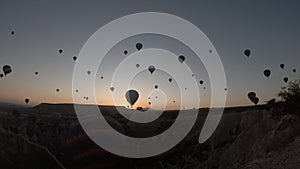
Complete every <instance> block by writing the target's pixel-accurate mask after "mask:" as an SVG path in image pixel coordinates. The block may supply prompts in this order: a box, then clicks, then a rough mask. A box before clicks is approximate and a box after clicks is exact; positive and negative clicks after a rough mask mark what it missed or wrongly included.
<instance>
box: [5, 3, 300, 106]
mask: <svg viewBox="0 0 300 169" xmlns="http://www.w3.org/2000/svg"><path fill="white" fill-rule="evenodd" d="M299 9H300V1H298V0H294V1H292V0H290V1H271V0H269V1H260V0H252V1H248V0H232V1H226V2H225V1H218V2H217V1H198V0H194V1H179V0H173V1H161V0H151V1H146V0H128V1H124V0H119V1H116V0H103V1H77V0H74V1H58V0H57V1H54V0H52V1H45V0H36V1H33V0H30V1H13V0H2V1H1V2H0V22H1V27H0V44H1V45H0V67H2V66H4V65H6V64H9V65H11V66H12V68H13V72H12V74H10V75H8V76H7V77H5V78H2V79H0V87H1V89H0V102H10V103H18V104H25V103H24V99H25V98H29V99H30V105H36V104H39V103H41V102H47V103H71V102H72V75H73V69H74V65H75V64H76V62H74V61H73V56H78V54H79V52H80V50H81V48H82V47H83V45H84V43H85V42H86V41H87V40H88V38H89V37H90V36H91V35H92V34H93V33H94V32H96V31H97V30H98V29H99V28H100V27H102V26H103V25H105V24H107V23H108V22H110V21H112V20H115V19H117V18H120V17H122V16H125V15H128V14H133V13H137V12H163V13H169V14H173V15H177V16H179V17H182V18H184V19H186V20H188V21H190V22H191V23H193V24H195V25H196V26H197V27H198V28H200V29H201V30H202V31H203V32H204V33H205V34H206V35H207V37H208V38H209V39H210V40H211V42H212V43H213V45H214V46H215V48H216V50H217V51H218V53H219V55H220V58H221V61H222V63H223V65H224V69H225V73H226V77H227V88H228V95H227V104H226V106H237V105H250V104H252V103H251V102H250V101H249V100H248V98H247V93H248V92H249V91H255V92H256V93H257V95H258V97H259V98H260V103H264V102H265V101H267V100H269V99H271V98H274V97H276V94H277V93H278V91H279V90H280V88H281V86H284V85H285V83H284V82H283V78H284V77H288V78H289V80H291V81H293V80H296V79H299V75H300V74H299V72H300V65H299V63H300V54H299V52H298V49H299V45H300V33H299V30H300V22H299V20H300V10H299ZM11 31H14V32H15V34H14V35H11ZM136 42H143V44H144V47H145V48H162V49H166V50H170V51H173V52H174V53H178V54H179V53H185V55H186V56H189V55H192V53H191V52H190V51H189V49H188V48H186V47H185V46H184V45H183V44H181V43H179V42H178V41H176V40H174V39H171V38H168V37H164V36H158V35H139V36H134V37H130V38H128V39H125V40H123V41H122V42H121V43H120V44H117V45H116V46H115V47H114V48H113V49H111V51H110V53H108V54H107V58H106V59H107V60H108V62H107V63H111V64H118V63H119V62H120V58H122V57H124V58H125V56H124V54H123V51H124V50H125V49H126V50H128V51H129V53H131V52H133V51H135V50H136V49H135V44H136ZM247 48H249V49H251V52H252V53H251V56H250V57H249V58H247V57H245V55H244V54H243V51H244V50H245V49H247ZM59 49H63V53H62V54H60V53H59V52H58V50H59ZM113 56H118V57H119V59H116V58H115V57H113ZM121 60H122V59H121ZM281 63H283V64H285V68H284V70H282V69H280V67H279V65H280V64H281ZM135 64H136V63H134V64H133V65H135ZM106 66H107V68H106V67H104V68H102V71H99V72H91V73H92V74H93V73H96V74H97V79H96V83H97V84H98V85H97V86H98V87H99V88H97V91H96V92H97V100H98V102H99V104H113V102H112V100H111V99H108V97H107V96H108V95H111V92H110V90H109V87H110V83H111V82H110V80H109V79H110V78H109V77H108V76H110V75H109V73H108V72H109V70H108V69H109V67H110V66H109V64H106ZM191 67H194V68H195V70H196V72H195V78H196V80H197V81H199V80H200V79H203V80H204V81H205V83H204V84H203V85H200V84H199V87H200V91H199V93H200V95H201V104H200V107H206V106H209V102H210V100H209V99H210V87H209V79H208V78H207V73H206V72H205V69H204V67H203V65H201V63H191ZM100 69H101V68H100ZM264 69H270V70H271V71H272V74H271V77H270V78H269V79H268V78H266V77H264V76H263V71H264ZM293 69H297V72H295V73H294V72H292V70H293ZM298 69H299V70H298ZM87 70H88V68H87ZM36 71H37V72H39V75H37V76H36V75H35V74H34V73H35V72H36ZM137 71H141V73H140V74H139V75H138V76H136V78H135V79H133V80H132V84H131V86H132V88H137V89H139V91H140V94H141V96H140V98H139V100H138V102H137V105H136V106H143V107H147V106H148V102H149V101H148V97H149V92H151V91H152V90H153V86H154V85H155V84H158V85H159V86H161V89H162V90H165V93H166V97H167V98H168V104H169V108H170V109H175V108H176V107H177V106H178V105H177V104H174V103H173V101H174V100H176V101H178V102H177V103H179V96H180V93H178V88H177V86H176V83H174V84H172V85H170V84H169V82H168V79H169V77H170V75H168V74H167V73H166V72H162V71H157V74H156V76H155V77H151V76H150V74H149V72H147V71H146V70H139V69H137ZM0 72H2V70H1V71H0ZM199 72H200V73H199ZM86 76H87V77H88V75H86ZM101 76H103V77H104V78H103V79H101V78H100V77H101ZM85 78H86V77H85ZM203 87H205V90H204V89H203ZM57 88H59V89H60V92H56V89H57ZM84 91H85V90H84V89H80V90H79V92H78V94H79V95H80V97H85V96H87V95H86V94H85V92H84ZM158 95H160V93H157V94H156V95H155V93H154V95H153V96H152V97H151V99H154V98H153V97H155V96H158ZM87 97H89V96H87ZM119 97H120V98H123V97H124V95H120V96H119ZM161 97H163V95H161ZM159 98H160V97H158V100H157V101H155V100H152V101H151V102H153V104H154V103H155V102H158V103H157V104H156V105H158V107H156V108H159V106H160V105H159V102H160V101H159ZM190 99H193V97H192V96H191V98H190ZM82 103H89V101H86V100H82ZM121 105H123V106H127V105H128V103H123V104H121ZM187 107H188V108H190V107H193V105H187ZM194 107H195V106H194Z"/></svg>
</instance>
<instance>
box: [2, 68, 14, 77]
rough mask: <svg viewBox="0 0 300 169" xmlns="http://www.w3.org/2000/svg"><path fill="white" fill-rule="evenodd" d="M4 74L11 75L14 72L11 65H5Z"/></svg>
mask: <svg viewBox="0 0 300 169" xmlns="http://www.w3.org/2000/svg"><path fill="white" fill-rule="evenodd" d="M3 72H4V76H6V75H8V74H10V73H11V72H12V68H11V66H9V65H4V66H3Z"/></svg>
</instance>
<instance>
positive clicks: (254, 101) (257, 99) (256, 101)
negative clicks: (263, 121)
mask: <svg viewBox="0 0 300 169" xmlns="http://www.w3.org/2000/svg"><path fill="white" fill-rule="evenodd" d="M258 102H259V98H258V97H255V98H254V99H253V103H254V104H255V105H257V103H258Z"/></svg>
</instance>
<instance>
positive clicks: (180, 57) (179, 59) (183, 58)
mask: <svg viewBox="0 0 300 169" xmlns="http://www.w3.org/2000/svg"><path fill="white" fill-rule="evenodd" d="M178 61H179V62H180V63H183V62H184V61H185V57H184V56H183V55H180V56H179V57H178Z"/></svg>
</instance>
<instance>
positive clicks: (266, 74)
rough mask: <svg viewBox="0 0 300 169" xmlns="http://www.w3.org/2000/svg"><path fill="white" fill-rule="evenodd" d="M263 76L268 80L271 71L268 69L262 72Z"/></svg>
mask: <svg viewBox="0 0 300 169" xmlns="http://www.w3.org/2000/svg"><path fill="white" fill-rule="evenodd" d="M264 75H265V76H266V77H267V78H269V77H270V75H271V70H269V69H266V70H264Z"/></svg>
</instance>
